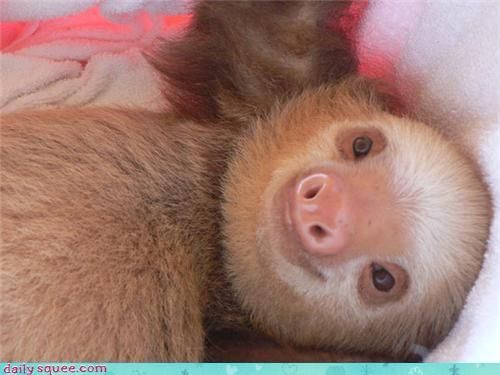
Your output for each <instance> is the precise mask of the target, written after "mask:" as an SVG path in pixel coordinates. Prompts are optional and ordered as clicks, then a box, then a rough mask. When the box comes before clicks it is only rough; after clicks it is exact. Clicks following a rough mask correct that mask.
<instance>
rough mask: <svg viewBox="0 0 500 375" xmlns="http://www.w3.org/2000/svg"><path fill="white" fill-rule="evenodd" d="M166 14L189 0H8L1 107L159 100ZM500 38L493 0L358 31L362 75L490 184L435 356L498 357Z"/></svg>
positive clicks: (382, 15) (406, 7) (372, 10)
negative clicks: (479, 265) (472, 271)
mask: <svg viewBox="0 0 500 375" xmlns="http://www.w3.org/2000/svg"><path fill="white" fill-rule="evenodd" d="M144 9H146V10H148V11H149V13H145V12H143V10H144ZM159 10H161V11H164V12H167V13H169V14H174V13H178V12H182V11H183V10H185V1H179V0H175V1H174V0H172V1H163V0H149V1H148V0H79V1H71V0H51V1H47V2H45V1H32V0H2V12H1V17H2V19H3V20H4V21H5V20H8V21H22V22H16V23H8V24H4V25H2V31H3V33H2V49H3V53H2V55H0V64H1V76H0V80H1V82H2V87H1V95H0V110H1V111H3V112H5V111H14V110H18V109H22V108H28V107H47V106H60V105H94V104H106V105H108V104H109V105H130V106H140V107H145V108H150V109H160V108H162V106H163V105H164V104H163V103H162V98H161V96H160V91H159V86H158V80H157V78H156V76H155V73H154V72H153V70H152V69H151V67H150V66H149V65H147V63H146V60H145V59H144V57H143V56H142V51H144V50H145V49H147V48H149V46H151V44H152V42H153V40H154V39H155V38H157V37H158V36H160V35H165V33H168V32H170V31H171V30H172V29H174V30H175V27H174V26H176V25H179V24H183V23H184V21H185V20H186V19H185V18H181V19H180V21H179V19H173V18H167V19H165V18H163V17H160V15H159V14H158V13H157V12H158V11H159ZM82 11H84V12H83V13H79V14H77V15H73V14H75V13H76V12H82ZM70 14H71V16H67V17H64V18H58V19H52V18H54V17H59V16H63V15H70ZM103 15H104V17H103ZM105 17H107V18H108V19H109V18H111V19H112V20H113V21H115V22H114V23H111V22H109V20H107V19H106V18H105ZM44 19H46V20H45V21H40V20H44ZM29 20H32V22H26V21H29ZM179 22H180V23H179ZM499 35H500V3H498V2H495V1H476V2H472V1H463V0H446V1H445V0H443V1H437V2H427V1H424V0H412V1H404V2H402V1H395V0H392V1H389V0H372V2H371V4H370V5H369V7H368V8H367V9H366V11H365V14H364V19H363V20H362V24H361V28H360V30H359V33H358V37H357V41H358V47H359V48H358V51H359V56H360V59H361V67H362V71H363V73H364V74H367V75H369V76H373V77H379V78H381V79H383V80H385V81H387V82H389V83H391V84H392V85H394V87H395V88H397V89H398V90H399V92H400V93H401V97H402V98H403V100H404V101H405V102H406V104H407V105H408V107H409V108H410V109H412V110H413V111H414V112H415V113H416V114H417V115H418V116H419V117H421V118H422V119H423V120H425V121H426V122H428V123H429V124H432V125H433V126H436V127H439V128H440V129H443V131H444V132H446V133H447V134H448V136H450V137H452V138H453V139H455V140H456V141H457V142H460V144H461V145H462V147H463V148H464V151H465V152H468V153H470V154H471V155H472V156H473V157H474V158H475V160H477V162H478V165H479V167H480V169H481V171H482V172H483V174H484V175H485V179H486V182H487V183H488V184H489V186H490V188H491V193H492V198H493V204H494V220H493V225H492V229H491V237H490V240H489V244H488V251H487V254H486V258H485V263H484V267H483V270H482V272H481V274H480V276H479V279H478V281H477V283H476V285H475V287H474V288H473V290H472V292H471V293H470V296H469V298H468V301H467V304H466V306H465V308H464V310H463V313H462V314H461V316H460V319H459V321H458V323H457V324H456V326H455V328H454V329H453V331H452V332H451V333H450V335H449V337H448V338H447V339H446V340H445V341H444V342H443V343H442V344H441V345H440V346H439V347H438V348H437V349H436V350H434V351H433V352H432V353H431V354H430V356H429V357H427V360H429V361H478V362H479V361H496V362H500V344H499V343H500V296H499V292H498V290H499V289H500V147H499V146H498V145H499V144H500V120H499V118H500V116H499V110H500V89H499V87H500V38H499V37H498V36H499ZM420 352H422V353H425V348H420Z"/></svg>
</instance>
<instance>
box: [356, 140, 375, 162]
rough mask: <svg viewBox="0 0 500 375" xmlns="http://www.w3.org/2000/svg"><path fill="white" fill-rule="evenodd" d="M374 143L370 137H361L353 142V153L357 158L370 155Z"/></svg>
mask: <svg viewBox="0 0 500 375" xmlns="http://www.w3.org/2000/svg"><path fill="white" fill-rule="evenodd" d="M372 144H373V141H372V140H371V138H370V137H367V136H361V137H357V138H355V139H354V141H353V142H352V152H353V153H354V156H355V157H356V158H361V157H363V156H366V155H368V153H369V152H370V150H371V149H372Z"/></svg>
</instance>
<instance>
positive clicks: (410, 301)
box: [224, 80, 490, 358]
mask: <svg viewBox="0 0 500 375" xmlns="http://www.w3.org/2000/svg"><path fill="white" fill-rule="evenodd" d="M355 127H368V128H370V127H375V128H377V129H379V130H380V131H382V132H383V134H384V135H385V137H386V139H387V143H388V145H387V147H386V149H385V150H384V151H383V152H381V153H380V154H378V155H376V156H373V157H371V158H370V157H368V158H367V159H366V160H363V161H360V162H352V161H345V160H343V159H342V157H341V156H340V154H339V152H338V149H337V148H336V146H335V140H336V138H337V137H338V136H339V135H340V134H341V133H342V132H343V131H345V130H346V129H350V128H355ZM239 153H240V156H239V157H238V158H235V159H233V161H232V163H231V165H230V167H229V169H228V171H229V173H228V176H227V179H226V181H227V182H226V185H225V189H224V191H225V194H224V197H225V204H224V217H225V219H226V226H225V239H226V251H227V256H226V259H227V269H228V273H229V274H230V275H231V280H232V283H231V285H232V286H233V289H234V291H235V293H236V294H237V296H238V300H239V301H240V303H241V304H242V306H243V307H244V309H245V310H246V311H247V313H248V314H249V315H250V316H252V318H253V323H254V324H255V325H256V326H258V327H260V328H261V329H262V330H263V331H264V332H266V333H267V334H268V335H270V336H272V337H276V338H278V339H279V340H282V341H284V342H290V341H291V342H294V343H296V344H298V345H306V346H313V347H320V348H321V347H334V348H340V349H343V350H347V351H356V350H358V351H359V350H361V351H365V352H372V353H378V354H387V353H391V354H393V355H396V356H397V357H399V358H404V357H406V356H407V355H409V353H411V351H412V349H413V347H414V346H415V345H421V346H424V347H427V348H432V347H434V346H435V345H436V344H437V343H438V342H439V341H440V340H441V339H442V338H443V337H444V336H445V335H446V334H447V332H448V331H449V329H450V328H451V326H452V324H453V322H454V321H455V320H456V318H457V315H458V313H459V311H460V308H461V307H462V306H463V304H464V300H465V297H466V295H467V293H468V291H469V289H470V288H471V286H472V284H473V282H474V280H475V277H476V276H477V274H478V272H479V269H480V266H481V261H482V256H483V253H484V250H485V242H486V239H487V236H488V226H489V220H490V208H489V207H490V206H489V198H488V193H487V190H486V188H485V187H484V185H483V183H482V182H481V178H480V176H479V175H478V173H477V172H476V171H475V169H474V168H473V166H472V165H471V163H470V161H468V160H467V159H466V158H465V157H464V156H463V155H461V154H460V153H459V151H458V150H457V149H456V148H455V147H454V146H453V145H451V144H450V143H448V142H446V141H445V140H444V139H443V138H442V137H441V136H440V135H439V134H438V133H436V132H435V131H433V130H432V129H430V128H429V127H426V126H424V125H423V124H420V123H416V122H414V121H411V120H410V119H402V118H396V117H393V116H391V115H390V114H388V113H386V112H384V111H382V110H381V106H380V102H379V101H378V99H377V96H376V94H375V93H374V92H373V91H372V89H371V88H370V86H369V85H368V86H366V85H365V84H364V83H363V82H362V81H356V80H355V81H346V82H344V83H342V84H338V85H336V86H333V87H325V88H320V89H318V90H316V91H312V92H306V93H304V94H303V95H301V96H299V97H298V98H296V99H294V100H292V101H290V102H288V103H287V104H286V105H284V107H282V108H280V109H279V110H277V111H276V112H274V113H273V114H272V115H271V116H270V118H269V119H268V120H265V121H261V122H258V123H257V124H256V125H255V127H254V128H253V129H252V135H251V136H248V137H246V138H244V139H243V140H242V142H241V143H240V145H239ZM317 165H328V166H331V167H333V168H334V169H336V170H338V171H343V172H344V173H349V174H355V175H357V176H358V178H359V183H362V181H363V176H366V175H370V174H372V173H376V171H380V172H382V173H389V176H390V180H389V181H390V182H389V185H390V186H391V187H392V188H393V190H394V195H395V197H396V202H394V205H395V206H396V207H397V211H396V212H397V218H396V221H397V222H402V223H404V224H405V227H406V230H405V232H406V234H407V237H408V239H409V241H408V244H407V247H406V248H404V249H400V253H399V254H397V255H395V256H384V257H381V256H377V253H376V251H377V250H376V248H373V249H369V248H366V249H364V254H363V255H362V256H359V257H356V258H355V259H353V260H350V261H349V262H343V263H339V264H334V265H331V264H327V263H324V262H325V260H322V261H321V262H319V266H318V268H319V270H320V272H321V273H322V276H323V277H322V278H319V279H318V278H314V277H311V275H310V274H308V273H307V272H305V270H304V268H302V267H300V266H297V265H295V264H292V263H290V261H288V260H287V259H286V258H285V257H283V256H282V255H281V252H280V251H279V249H280V247H283V246H286V245H285V243H284V242H283V237H284V236H285V234H283V232H282V231H281V232H280V231H279V230H278V229H277V228H279V227H277V226H276V224H275V223H276V221H277V218H276V213H275V211H273V209H272V206H273V199H275V197H276V194H279V191H280V190H279V189H280V187H282V186H283V185H284V184H285V183H286V182H287V181H288V180H289V179H290V178H291V177H293V176H294V175H296V174H297V173H301V172H302V171H307V170H310V169H311V168H313V167H315V166H317ZM241 196H244V197H245V200H243V201H242V200H241V199H240V197H241ZM372 199H374V200H376V199H378V197H377V195H376V193H374V196H373V198H372ZM386 225H389V224H388V223H386ZM381 235H384V234H381ZM313 261H314V260H313ZM373 261H391V262H394V263H396V264H399V265H400V266H401V267H403V268H404V269H406V271H407V272H408V273H409V277H410V286H409V290H408V292H407V294H406V295H405V297H404V298H403V299H402V300H400V301H397V302H393V303H386V304H384V305H382V306H375V307H373V306H367V305H366V304H364V303H363V301H362V300H361V299H360V295H359V294H358V290H357V285H358V281H357V280H358V278H359V277H360V272H361V267H362V266H363V265H365V264H369V263H370V262H373Z"/></svg>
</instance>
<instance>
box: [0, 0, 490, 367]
mask: <svg viewBox="0 0 500 375" xmlns="http://www.w3.org/2000/svg"><path fill="white" fill-rule="evenodd" d="M344 5H345V4H344V2H332V3H328V2H309V1H306V2H276V3H262V2H234V3H233V2H227V3H226V2H213V3H200V5H199V6H198V8H196V9H195V16H194V22H193V26H192V28H191V31H190V32H189V33H188V34H187V37H186V38H187V39H185V40H188V41H189V43H185V44H184V43H182V41H181V42H179V43H178V44H177V45H175V44H173V45H170V47H169V51H170V53H171V55H170V56H176V59H174V60H170V61H168V60H165V61H163V63H162V64H163V65H161V64H157V66H158V68H159V71H160V72H161V73H162V74H164V75H165V77H166V80H167V82H168V83H170V84H171V86H172V87H174V88H175V89H176V90H174V91H171V93H172V95H174V96H176V97H175V98H174V99H175V100H172V103H174V108H173V109H172V110H171V112H172V113H170V114H158V113H152V112H147V111H132V110H119V109H74V108H69V109H60V110H50V111H44V112H42V111H38V112H23V113H15V114H10V115H5V116H2V121H1V123H0V126H1V132H2V142H1V157H2V168H1V180H0V184H1V189H2V190H1V191H2V196H1V218H2V228H1V230H2V246H1V257H0V295H1V296H2V298H1V299H0V321H1V322H2V323H1V325H0V359H1V360H2V361H14V360H17V361H26V360H30V361H56V360H61V361H68V360H72V361H201V360H204V359H206V358H207V357H206V350H205V348H206V343H205V339H206V337H207V336H208V337H210V335H211V334H212V333H214V332H218V331H224V330H232V331H234V332H238V331H245V330H253V331H255V332H259V333H261V334H262V335H264V336H266V337H270V338H271V339H273V340H275V341H276V342H279V343H291V344H293V345H296V346H297V347H307V348H318V349H322V350H324V349H327V350H340V351H344V352H348V353H349V352H350V353H368V354H375V355H377V354H380V355H387V356H391V357H394V358H398V359H403V358H406V357H407V356H408V355H409V354H410V353H411V352H412V349H413V347H414V346H415V345H422V346H426V347H429V348H432V347H433V346H435V345H436V344H437V343H438V342H439V341H440V340H441V339H443V337H444V336H445V335H446V334H447V333H448V331H449V330H450V328H451V327H452V325H453V323H454V321H455V320H456V318H457V316H458V314H459V311H460V309H461V308H462V306H463V304H464V301H465V298H466V296H467V293H468V291H469V290H470V288H471V286H472V285H473V283H474V280H475V278H476V276H477V274H478V272H479V269H480V267H481V261H482V257H483V253H484V250H485V242H486V239H487V235H488V227H489V220H490V211H489V196H488V192H487V190H486V188H485V186H484V185H483V183H482V182H481V177H480V175H479V174H478V173H477V171H476V169H475V167H474V165H473V163H472V162H471V161H470V160H468V159H467V157H466V156H464V155H463V154H462V153H460V152H459V150H458V149H457V148H456V146H455V145H453V144H452V143H451V142H449V141H447V140H446V139H444V138H443V137H442V136H441V135H440V134H439V133H438V132H436V131H435V130H433V129H431V128H429V127H427V126H425V125H423V124H421V123H418V122H416V121H413V120H411V119H409V118H401V117H396V116H394V115H392V114H390V113H389V112H388V111H387V104H386V101H385V99H384V97H383V96H381V95H380V94H379V93H378V92H377V90H376V89H375V88H374V86H373V85H372V84H371V83H370V82H367V81H365V80H362V79H359V78H353V77H349V76H350V75H351V74H352V73H353V72H354V70H355V59H354V58H353V55H352V53H351V51H350V49H349V44H348V43H347V42H346V39H345V38H344V39H343V38H341V37H339V38H337V39H335V38H333V39H332V38H328V37H326V36H325V35H326V32H325V30H324V29H323V26H324V24H325V22H324V21H325V19H324V18H325V15H326V14H329V12H330V11H334V12H335V11H337V10H340V9H343V7H344ZM278 11H279V12H281V13H280V14H281V16H279V17H278V16H277V15H276V14H277V13H276V12H278ZM227 12H233V13H232V14H233V15H234V16H235V17H232V16H230V15H229V14H228V13H227ZM273 12H274V16H273ZM261 13H262V17H261V16H260V15H261ZM238 17H239V18H238ZM266 17H267V18H266ZM234 20H237V21H234ZM257 20H258V22H257ZM233 21H234V22H233ZM207 30H209V31H210V32H207ZM273 30H274V31H276V30H278V31H279V32H272V31H273ZM286 30H289V32H288V33H287V34H286V38H285V39H283V40H282V39H281V38H280V35H285V34H281V32H283V31H286ZM247 34H248V35H250V36H251V43H248V42H247V41H245V39H244V36H245V35H247ZM269 35H271V37H269ZM339 35H340V34H339ZM339 35H337V34H335V36H336V37H338V36H339ZM231 38H236V40H232V39H231ZM311 41H314V44H310V42H311ZM332 41H333V42H332ZM305 46H306V47H307V48H304V47H305ZM309 47H310V48H309ZM214 51H216V53H215V55H214ZM176 53H177V55H176ZM221 55H222V56H225V57H226V58H227V59H226V60H224V59H223V60H218V57H220V56H221ZM334 56H337V57H338V58H335V59H333V57H334ZM181 57H182V58H181ZM176 64H177V65H176ZM207 64H208V65H207ZM207 66H208V68H207ZM183 68H185V69H187V71H183ZM271 68H272V69H271ZM183 73H185V74H183ZM271 73H272V74H271ZM308 74H312V76H313V77H314V78H313V79H309V78H308V77H309V76H308ZM181 77H184V81H185V82H184V81H183V80H182V79H181ZM269 77H271V78H272V77H276V79H274V80H269ZM183 82H184V83H183ZM207 98H208V99H207ZM205 99H206V100H208V101H207V102H203V101H204V100H205ZM200 101H201V102H200ZM176 103H177V104H176ZM196 103H201V106H200V107H199V108H197V109H196V110H194V109H193V108H194V107H196ZM192 111H194V112H192ZM207 341H209V340H207ZM270 359H271V360H272V358H270ZM290 359H292V358H290Z"/></svg>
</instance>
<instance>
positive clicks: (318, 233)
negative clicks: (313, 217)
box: [309, 224, 328, 241]
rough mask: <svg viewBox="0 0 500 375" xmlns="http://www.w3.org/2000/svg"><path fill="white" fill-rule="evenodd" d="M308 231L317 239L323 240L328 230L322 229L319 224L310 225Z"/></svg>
mask: <svg viewBox="0 0 500 375" xmlns="http://www.w3.org/2000/svg"><path fill="white" fill-rule="evenodd" d="M309 233H310V234H311V236H313V237H314V238H315V239H316V240H317V241H321V240H323V239H324V238H325V237H326V236H328V232H327V231H326V230H325V229H323V227H322V226H321V225H317V224H316V225H312V226H311V227H310V228H309Z"/></svg>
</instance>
